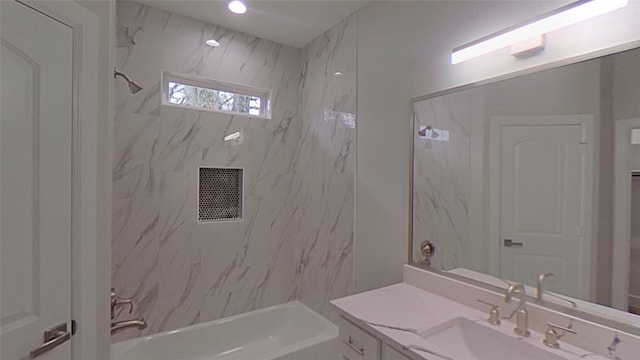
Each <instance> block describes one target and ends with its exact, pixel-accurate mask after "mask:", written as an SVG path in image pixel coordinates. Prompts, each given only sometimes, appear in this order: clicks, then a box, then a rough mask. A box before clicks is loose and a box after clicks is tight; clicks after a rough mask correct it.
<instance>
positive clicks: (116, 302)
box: [111, 288, 133, 319]
mask: <svg viewBox="0 0 640 360" xmlns="http://www.w3.org/2000/svg"><path fill="white" fill-rule="evenodd" d="M123 305H129V314H131V313H132V312H133V299H124V298H121V297H119V296H118V295H116V290H115V289H114V288H111V318H112V319H114V318H115V317H116V314H115V311H116V309H117V308H118V307H119V306H123Z"/></svg>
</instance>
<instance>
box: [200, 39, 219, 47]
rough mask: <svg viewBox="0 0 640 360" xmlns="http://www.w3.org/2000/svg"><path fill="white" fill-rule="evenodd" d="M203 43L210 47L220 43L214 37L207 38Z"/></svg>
mask: <svg viewBox="0 0 640 360" xmlns="http://www.w3.org/2000/svg"><path fill="white" fill-rule="evenodd" d="M204 43H205V44H207V45H209V46H211V47H218V46H220V43H219V42H218V41H217V40H216V39H209V40H207V41H205V42H204Z"/></svg>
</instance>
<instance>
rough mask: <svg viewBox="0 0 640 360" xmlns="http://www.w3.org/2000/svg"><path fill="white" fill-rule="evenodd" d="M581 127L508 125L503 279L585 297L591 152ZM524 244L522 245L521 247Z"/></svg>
mask: <svg viewBox="0 0 640 360" xmlns="http://www.w3.org/2000/svg"><path fill="white" fill-rule="evenodd" d="M582 132H583V131H582V126H581V125H508V126H502V127H501V131H500V137H501V139H500V185H501V189H500V212H501V217H500V227H501V241H504V239H510V240H512V243H513V244H517V246H505V245H504V244H503V246H502V247H501V251H500V259H501V261H500V263H501V264H500V268H501V276H502V277H504V278H506V279H511V280H514V281H518V282H523V283H526V284H535V282H536V279H537V276H538V274H540V273H542V272H552V273H555V274H556V279H555V280H554V281H552V282H550V283H549V286H548V289H549V290H558V289H562V293H564V294H567V295H571V296H575V297H581V295H583V294H582V292H583V290H584V286H583V285H584V284H585V282H586V281H588V272H587V271H581V269H580V266H581V262H580V259H581V257H582V256H583V251H584V249H585V247H586V246H588V244H585V243H584V239H583V237H582V234H581V229H582V225H583V218H584V216H583V215H584V204H583V201H584V199H583V197H584V189H585V183H584V179H583V178H584V167H585V151H584V144H582ZM520 244H522V245H520Z"/></svg>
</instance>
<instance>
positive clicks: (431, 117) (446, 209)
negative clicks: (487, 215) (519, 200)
mask: <svg viewBox="0 0 640 360" xmlns="http://www.w3.org/2000/svg"><path fill="white" fill-rule="evenodd" d="M475 97H477V94H476V93H475V92H474V91H473V90H466V91H461V92H458V93H454V94H451V95H449V96H440V97H437V98H434V99H430V100H425V101H421V102H418V103H416V104H415V107H414V112H415V115H414V122H415V132H414V134H413V137H414V155H413V156H414V179H415V180H414V189H413V207H414V212H413V232H414V239H416V240H418V241H414V250H413V253H414V254H418V253H419V250H418V246H419V244H420V242H421V241H423V240H429V241H431V242H433V243H434V245H435V249H436V254H437V255H436V256H434V257H433V258H432V259H431V261H432V266H434V267H436V268H438V269H443V270H449V269H453V268H456V267H458V266H461V265H466V262H465V260H466V259H467V258H470V257H472V256H473V255H474V254H469V251H470V249H469V246H468V238H469V202H470V201H469V200H470V185H471V184H470V181H471V179H470V176H471V173H470V165H471V163H470V159H471V158H470V146H471V122H472V121H473V117H474V114H478V113H477V112H475V111H474V109H477V105H476V103H477V101H476V100H475ZM475 120H478V119H475ZM427 126H431V127H432V128H433V129H435V131H436V132H435V134H434V135H431V137H433V138H436V139H437V138H438V137H439V136H444V135H445V132H448V140H446V141H438V140H436V139H426V138H424V137H421V136H419V134H418V130H419V129H420V128H421V127H427ZM414 256H415V255H414ZM414 259H415V260H418V258H414Z"/></svg>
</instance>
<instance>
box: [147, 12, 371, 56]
mask: <svg viewBox="0 0 640 360" xmlns="http://www.w3.org/2000/svg"><path fill="white" fill-rule="evenodd" d="M135 1H137V2H139V3H142V4H145V5H150V6H153V7H156V8H159V9H163V10H166V11H170V12H173V13H176V14H180V15H185V16H190V17H193V18H196V19H199V20H202V21H205V22H208V23H212V24H216V25H220V26H222V27H226V28H228V29H232V30H236V31H240V32H243V33H247V34H250V35H254V36H257V37H261V38H264V39H268V40H272V41H275V42H278V43H281V44H285V45H289V46H293V47H297V48H301V47H303V46H305V45H306V44H308V43H309V42H310V41H311V40H313V39H314V38H315V37H316V36H318V35H320V34H322V33H323V32H325V31H327V30H329V29H330V28H331V27H333V26H334V25H335V24H337V23H338V22H340V20H342V19H344V18H345V17H346V16H347V15H349V14H351V13H352V12H354V11H355V10H357V9H359V8H361V7H362V6H364V5H365V4H366V3H367V2H368V1H364V0H356V1H353V0H324V1H322V0H245V3H246V4H247V8H248V10H247V13H246V14H244V15H236V14H233V13H231V12H229V10H227V3H226V1H223V0H135Z"/></svg>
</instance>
